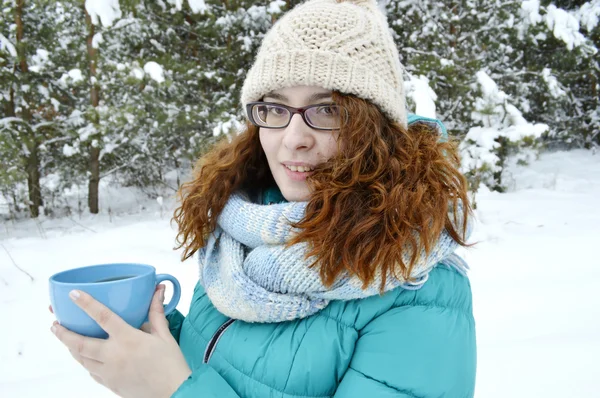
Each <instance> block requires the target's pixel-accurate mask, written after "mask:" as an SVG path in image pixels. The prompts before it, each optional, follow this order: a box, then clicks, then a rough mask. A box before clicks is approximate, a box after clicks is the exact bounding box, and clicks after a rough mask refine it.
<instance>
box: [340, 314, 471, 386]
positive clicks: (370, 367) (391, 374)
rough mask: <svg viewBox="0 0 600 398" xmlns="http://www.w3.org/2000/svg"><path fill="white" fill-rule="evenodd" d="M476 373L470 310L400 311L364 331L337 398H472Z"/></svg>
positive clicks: (372, 324) (368, 326) (384, 315)
mask: <svg viewBox="0 0 600 398" xmlns="http://www.w3.org/2000/svg"><path fill="white" fill-rule="evenodd" d="M475 368H476V345H475V321H474V319H473V314H472V310H471V309H470V308H469V310H468V311H467V310H463V309H454V308H445V307H436V306H404V307H396V308H393V309H391V310H389V311H387V312H385V313H384V314H382V315H380V316H379V317H377V318H375V319H374V320H372V321H371V322H370V323H369V324H367V325H366V326H365V327H364V328H363V329H362V330H361V332H360V335H359V338H358V340H357V343H356V346H355V351H354V354H353V357H352V360H351V362H350V366H349V368H348V370H347V371H346V373H345V375H344V377H343V378H342V381H341V382H340V384H339V386H338V389H337V391H336V393H335V395H334V397H335V398H347V397H381V398H385V397H396V398H398V397H402V398H408V397H411V398H414V397H419V398H421V397H422V398H430V397H447V398H464V397H473V395H474V389H475Z"/></svg>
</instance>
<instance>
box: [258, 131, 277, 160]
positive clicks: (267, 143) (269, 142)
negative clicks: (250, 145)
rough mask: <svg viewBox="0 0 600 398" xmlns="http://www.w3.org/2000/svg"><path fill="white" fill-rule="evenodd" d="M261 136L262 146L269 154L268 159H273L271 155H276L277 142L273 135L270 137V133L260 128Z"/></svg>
mask: <svg viewBox="0 0 600 398" xmlns="http://www.w3.org/2000/svg"><path fill="white" fill-rule="evenodd" d="M259 138H260V146H261V147H262V149H263V151H264V152H265V155H267V159H271V157H273V155H274V150H275V142H274V140H273V137H269V134H267V133H266V132H264V131H263V130H260V133H259Z"/></svg>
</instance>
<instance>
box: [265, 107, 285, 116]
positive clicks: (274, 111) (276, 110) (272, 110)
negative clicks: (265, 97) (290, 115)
mask: <svg viewBox="0 0 600 398" xmlns="http://www.w3.org/2000/svg"><path fill="white" fill-rule="evenodd" d="M269 112H270V113H271V114H273V115H276V116H281V115H283V113H284V112H285V110H284V109H283V108H279V107H277V106H272V107H269Z"/></svg>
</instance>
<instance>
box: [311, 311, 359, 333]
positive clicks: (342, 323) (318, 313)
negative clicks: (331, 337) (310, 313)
mask: <svg viewBox="0 0 600 398" xmlns="http://www.w3.org/2000/svg"><path fill="white" fill-rule="evenodd" d="M315 315H316V316H322V317H323V318H327V319H331V320H332V321H334V322H336V323H339V324H340V325H342V326H345V327H347V328H348V329H354V331H356V332H358V329H356V327H355V326H352V325H349V324H347V323H344V322H342V321H340V320H339V319H336V318H334V317H332V316H331V315H329V314H324V313H323V311H321V312H317V313H316V314H315Z"/></svg>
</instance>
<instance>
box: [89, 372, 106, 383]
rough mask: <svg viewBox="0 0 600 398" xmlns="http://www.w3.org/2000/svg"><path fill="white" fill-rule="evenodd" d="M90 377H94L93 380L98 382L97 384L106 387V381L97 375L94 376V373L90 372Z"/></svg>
mask: <svg viewBox="0 0 600 398" xmlns="http://www.w3.org/2000/svg"><path fill="white" fill-rule="evenodd" d="M90 376H91V377H92V379H94V380H96V382H97V383H98V384H101V385H103V386H104V380H102V378H101V377H100V376H98V375H96V374H93V373H92V372H90Z"/></svg>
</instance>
